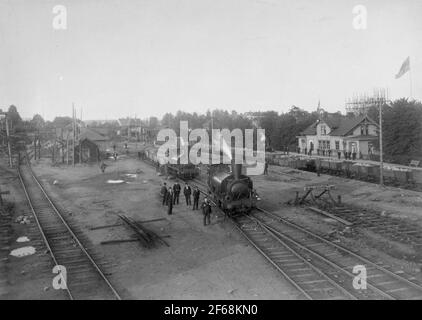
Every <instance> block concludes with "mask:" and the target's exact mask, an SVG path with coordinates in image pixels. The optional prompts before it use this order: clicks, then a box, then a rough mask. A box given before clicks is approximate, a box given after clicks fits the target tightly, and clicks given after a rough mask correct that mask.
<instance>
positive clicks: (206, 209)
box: [201, 198, 211, 226]
mask: <svg viewBox="0 0 422 320" xmlns="http://www.w3.org/2000/svg"><path fill="white" fill-rule="evenodd" d="M201 207H202V213H203V214H204V226H206V225H207V224H211V204H210V202H209V201H208V198H205V199H204V202H203V203H202V205H201Z"/></svg>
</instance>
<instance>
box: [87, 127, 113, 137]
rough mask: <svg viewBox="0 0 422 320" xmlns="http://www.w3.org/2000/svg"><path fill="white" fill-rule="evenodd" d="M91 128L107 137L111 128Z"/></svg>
mask: <svg viewBox="0 0 422 320" xmlns="http://www.w3.org/2000/svg"><path fill="white" fill-rule="evenodd" d="M89 129H91V130H92V131H95V132H96V133H98V134H100V135H102V136H105V137H107V134H108V132H109V129H107V128H92V127H90V128H89Z"/></svg>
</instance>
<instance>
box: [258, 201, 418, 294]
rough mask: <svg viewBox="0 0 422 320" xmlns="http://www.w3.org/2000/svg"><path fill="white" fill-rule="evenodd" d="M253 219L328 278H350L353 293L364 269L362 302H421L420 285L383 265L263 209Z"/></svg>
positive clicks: (360, 291) (259, 209)
mask: <svg viewBox="0 0 422 320" xmlns="http://www.w3.org/2000/svg"><path fill="white" fill-rule="evenodd" d="M252 217H253V219H256V220H257V221H258V223H259V224H262V225H263V226H264V227H265V228H267V229H268V230H270V231H271V232H273V233H274V234H275V235H277V236H278V237H280V239H282V240H283V241H284V242H285V243H286V244H287V245H288V246H290V247H291V248H292V249H294V250H295V251H296V252H298V253H300V254H301V255H302V256H303V257H305V258H306V259H307V260H308V261H312V262H313V264H315V265H318V266H320V267H321V268H322V269H323V270H325V271H324V272H326V274H329V275H330V274H332V275H335V276H336V278H337V279H340V275H342V276H343V277H346V278H347V277H348V278H349V280H348V281H346V282H344V285H345V288H347V287H349V289H350V284H352V281H353V280H352V279H353V278H354V277H355V276H356V274H353V267H355V266H357V265H360V266H364V267H365V268H366V272H367V290H355V291H358V292H359V295H360V297H361V298H370V299H373V298H383V299H392V300H393V299H394V300H395V299H415V300H416V299H417V300H419V299H422V286H421V285H420V284H418V283H416V282H413V281H412V279H411V278H407V277H405V276H402V275H400V274H399V273H397V272H393V271H391V270H388V269H387V268H386V267H384V266H383V265H382V264H380V263H375V262H372V261H370V260H369V259H367V258H365V257H363V256H361V255H359V254H357V253H355V252H353V251H351V250H349V249H347V248H344V247H342V246H340V245H338V244H335V243H333V242H331V241H329V240H327V239H324V238H322V237H321V236H319V235H317V234H315V233H313V232H312V231H310V230H308V229H305V228H303V227H301V226H299V225H297V224H295V223H293V222H291V221H288V220H286V219H283V218H281V217H280V216H278V215H276V214H274V213H272V212H268V211H266V210H264V209H261V208H258V210H257V211H256V212H254V213H253V214H252ZM348 284H349V285H348Z"/></svg>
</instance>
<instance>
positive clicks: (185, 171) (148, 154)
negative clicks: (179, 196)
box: [144, 146, 199, 179]
mask: <svg viewBox="0 0 422 320" xmlns="http://www.w3.org/2000/svg"><path fill="white" fill-rule="evenodd" d="M157 152H158V147H155V146H154V147H148V148H146V149H145V150H144V155H145V160H147V161H148V162H150V163H151V164H153V165H154V166H156V167H157V168H159V170H160V171H162V172H163V173H165V174H169V175H173V176H175V177H178V178H181V179H193V178H195V177H196V176H198V175H199V169H198V168H197V166H195V165H194V164H191V163H188V164H180V163H177V164H170V163H169V164H166V165H160V163H159V161H158V156H157ZM178 162H179V160H178Z"/></svg>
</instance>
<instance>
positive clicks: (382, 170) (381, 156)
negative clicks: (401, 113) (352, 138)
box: [379, 101, 384, 187]
mask: <svg viewBox="0 0 422 320" xmlns="http://www.w3.org/2000/svg"><path fill="white" fill-rule="evenodd" d="M382 105H383V103H382V101H379V118H380V119H379V122H380V123H379V126H380V186H381V187H382V186H383V185H384V168H383V165H384V162H383V150H382Z"/></svg>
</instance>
